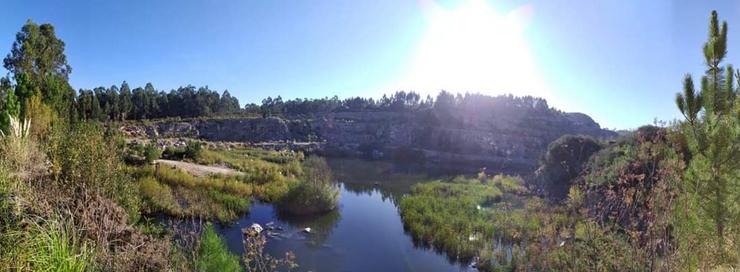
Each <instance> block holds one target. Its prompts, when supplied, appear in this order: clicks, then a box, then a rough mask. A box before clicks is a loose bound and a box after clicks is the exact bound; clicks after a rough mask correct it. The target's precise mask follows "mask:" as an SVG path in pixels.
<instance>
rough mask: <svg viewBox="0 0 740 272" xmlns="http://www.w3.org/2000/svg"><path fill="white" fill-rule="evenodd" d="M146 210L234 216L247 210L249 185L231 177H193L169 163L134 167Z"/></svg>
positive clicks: (224, 217) (227, 218)
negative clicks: (150, 166) (151, 166)
mask: <svg viewBox="0 0 740 272" xmlns="http://www.w3.org/2000/svg"><path fill="white" fill-rule="evenodd" d="M135 176H138V178H139V193H140V195H141V196H142V198H143V199H144V204H145V208H146V209H147V212H148V213H154V212H163V213H165V214H168V215H171V216H176V217H202V218H214V219H218V220H220V221H223V222H228V221H232V220H235V219H236V218H238V217H239V215H241V214H242V213H244V212H246V211H248V210H249V197H250V196H251V194H252V185H251V184H246V183H243V182H241V181H239V180H237V179H236V178H233V177H215V176H211V177H200V178H199V177H195V176H192V175H190V174H188V173H187V172H184V171H181V170H178V169H176V168H171V167H168V166H161V167H158V168H157V169H156V170H146V169H140V170H136V171H135Z"/></svg>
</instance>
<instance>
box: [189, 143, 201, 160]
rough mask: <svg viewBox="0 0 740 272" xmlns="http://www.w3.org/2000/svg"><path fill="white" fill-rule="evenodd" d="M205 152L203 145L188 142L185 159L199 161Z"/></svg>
mask: <svg viewBox="0 0 740 272" xmlns="http://www.w3.org/2000/svg"><path fill="white" fill-rule="evenodd" d="M202 152H203V144H201V143H200V142H197V141H188V143H187V145H186V146H185V157H186V158H189V159H193V160H195V161H197V160H198V159H199V158H200V155H201V153H202Z"/></svg>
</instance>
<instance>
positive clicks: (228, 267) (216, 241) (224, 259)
mask: <svg viewBox="0 0 740 272" xmlns="http://www.w3.org/2000/svg"><path fill="white" fill-rule="evenodd" d="M194 263H195V270H196V271H206V272H210V271H214V272H215V271H224V272H232V271H242V268H241V266H240V264H239V256H237V255H234V254H232V253H231V252H229V249H228V248H227V247H226V243H224V241H223V240H222V239H221V238H220V237H219V236H218V234H216V230H215V229H214V227H213V224H210V223H209V224H206V226H205V228H204V229H203V232H202V233H201V235H200V245H199V247H198V250H197V255H196V257H195V260H194Z"/></svg>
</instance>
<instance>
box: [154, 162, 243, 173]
mask: <svg viewBox="0 0 740 272" xmlns="http://www.w3.org/2000/svg"><path fill="white" fill-rule="evenodd" d="M154 162H156V163H161V164H166V165H170V166H174V167H177V168H179V169H182V170H184V171H185V172H188V173H189V174H191V175H193V176H196V177H203V176H208V175H211V174H219V175H224V176H233V175H239V174H241V172H239V171H236V170H234V169H231V168H227V167H224V166H208V165H200V164H195V163H189V162H182V161H171V160H155V161H154Z"/></svg>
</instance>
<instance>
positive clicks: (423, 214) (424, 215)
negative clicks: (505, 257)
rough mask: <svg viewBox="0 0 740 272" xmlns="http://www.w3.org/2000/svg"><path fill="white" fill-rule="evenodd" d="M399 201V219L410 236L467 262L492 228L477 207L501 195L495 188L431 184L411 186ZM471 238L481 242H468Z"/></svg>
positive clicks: (447, 183) (457, 184)
mask: <svg viewBox="0 0 740 272" xmlns="http://www.w3.org/2000/svg"><path fill="white" fill-rule="evenodd" d="M411 191H412V192H411V195H409V196H407V197H404V198H403V199H402V200H401V204H400V211H401V217H402V218H403V221H404V223H405V226H406V228H407V229H408V230H409V231H410V232H411V233H412V234H413V236H414V237H415V238H416V239H417V240H420V241H422V242H424V243H428V244H430V245H432V246H434V247H435V248H437V249H440V250H443V251H445V252H447V253H448V254H449V255H450V256H455V257H458V258H460V259H470V258H472V257H474V256H476V255H477V254H478V251H479V249H480V248H482V247H483V246H484V241H486V240H488V238H491V236H490V234H491V233H492V231H493V225H492V224H491V223H490V222H489V221H487V220H486V219H487V217H486V213H485V212H484V211H483V210H482V209H478V207H479V206H490V205H492V204H493V203H495V202H497V201H499V200H500V199H501V196H502V192H501V190H499V189H498V188H496V187H494V186H491V185H487V184H481V183H480V182H478V181H471V182H470V183H467V182H466V183H460V180H458V182H442V181H434V182H429V183H421V184H417V185H414V186H413V187H412V189H411ZM471 235H479V236H483V237H480V238H481V239H476V240H474V241H471V239H470V236H471Z"/></svg>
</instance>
